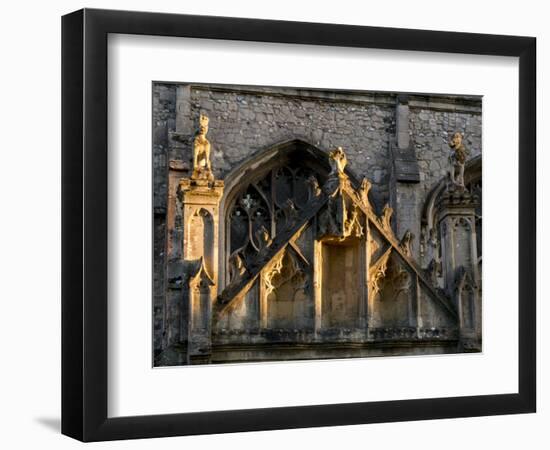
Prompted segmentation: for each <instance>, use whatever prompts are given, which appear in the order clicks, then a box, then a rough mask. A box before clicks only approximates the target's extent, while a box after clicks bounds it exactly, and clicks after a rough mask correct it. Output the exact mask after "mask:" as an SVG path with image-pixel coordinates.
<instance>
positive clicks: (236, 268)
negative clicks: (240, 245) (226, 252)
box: [228, 252, 246, 284]
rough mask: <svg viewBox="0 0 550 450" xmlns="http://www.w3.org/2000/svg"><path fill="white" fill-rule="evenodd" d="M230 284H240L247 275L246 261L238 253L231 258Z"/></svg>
mask: <svg viewBox="0 0 550 450" xmlns="http://www.w3.org/2000/svg"><path fill="white" fill-rule="evenodd" d="M228 264H229V284H234V283H238V282H239V281H240V280H241V279H242V277H243V275H244V274H245V273H246V267H245V266H244V261H243V259H242V258H241V256H240V255H239V253H238V252H236V253H233V254H232V255H231V256H230V257H229V262H228Z"/></svg>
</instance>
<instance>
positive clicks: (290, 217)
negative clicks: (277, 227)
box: [282, 198, 298, 228]
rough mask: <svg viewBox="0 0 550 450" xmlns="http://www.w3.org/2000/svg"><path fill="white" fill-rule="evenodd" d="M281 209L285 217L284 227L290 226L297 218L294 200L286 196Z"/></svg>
mask: <svg viewBox="0 0 550 450" xmlns="http://www.w3.org/2000/svg"><path fill="white" fill-rule="evenodd" d="M282 209H283V213H284V215H285V219H286V222H285V226H286V228H292V227H293V226H294V224H295V223H296V221H297V219H298V211H297V210H296V206H295V205H294V202H293V201H292V200H291V199H289V198H287V199H286V201H285V202H284V204H283V208H282Z"/></svg>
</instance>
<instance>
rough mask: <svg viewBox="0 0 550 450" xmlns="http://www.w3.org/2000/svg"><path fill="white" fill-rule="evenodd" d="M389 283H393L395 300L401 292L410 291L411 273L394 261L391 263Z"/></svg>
mask: <svg viewBox="0 0 550 450" xmlns="http://www.w3.org/2000/svg"><path fill="white" fill-rule="evenodd" d="M391 283H392V285H393V286H392V287H393V300H396V299H397V298H398V297H399V296H400V295H401V294H402V293H408V292H410V287H411V274H410V273H409V271H408V270H406V269H404V268H403V267H401V266H400V265H398V264H397V263H396V262H395V261H393V263H392V276H391Z"/></svg>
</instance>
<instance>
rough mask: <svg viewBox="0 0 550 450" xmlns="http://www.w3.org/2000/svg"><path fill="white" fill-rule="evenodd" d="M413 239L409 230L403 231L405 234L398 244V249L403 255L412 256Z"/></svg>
mask: <svg viewBox="0 0 550 450" xmlns="http://www.w3.org/2000/svg"><path fill="white" fill-rule="evenodd" d="M413 239H414V235H413V234H412V233H411V231H410V230H407V231H405V234H404V235H403V238H402V239H401V242H400V243H399V247H401V249H402V250H403V253H405V255H407V256H412V241H413Z"/></svg>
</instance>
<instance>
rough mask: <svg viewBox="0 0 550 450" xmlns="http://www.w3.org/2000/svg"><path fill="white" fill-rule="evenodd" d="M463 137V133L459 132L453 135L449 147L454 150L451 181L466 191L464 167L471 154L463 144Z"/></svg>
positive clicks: (451, 160)
mask: <svg viewBox="0 0 550 450" xmlns="http://www.w3.org/2000/svg"><path fill="white" fill-rule="evenodd" d="M463 137H464V136H463V135H462V133H460V132H458V131H457V132H455V133H454V134H453V137H452V139H451V141H450V142H449V147H451V149H452V153H451V155H450V157H449V161H450V163H451V172H450V176H451V181H452V182H453V183H454V184H455V185H456V186H458V187H459V188H462V189H464V165H465V164H466V159H467V158H468V156H469V154H470V153H469V151H468V149H467V148H466V146H465V145H464V144H463V143H462V139H463Z"/></svg>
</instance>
